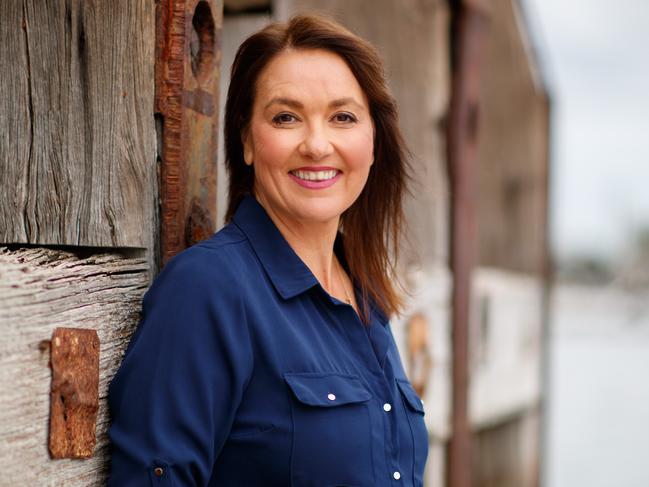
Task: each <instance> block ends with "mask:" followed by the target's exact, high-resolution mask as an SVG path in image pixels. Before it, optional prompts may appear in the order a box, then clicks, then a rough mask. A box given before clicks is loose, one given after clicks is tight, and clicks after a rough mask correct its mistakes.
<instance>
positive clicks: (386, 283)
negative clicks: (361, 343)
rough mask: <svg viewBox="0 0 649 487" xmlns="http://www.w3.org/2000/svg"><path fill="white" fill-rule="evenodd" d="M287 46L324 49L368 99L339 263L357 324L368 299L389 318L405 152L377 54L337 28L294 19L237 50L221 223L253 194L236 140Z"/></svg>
mask: <svg viewBox="0 0 649 487" xmlns="http://www.w3.org/2000/svg"><path fill="white" fill-rule="evenodd" d="M289 48H293V49H324V50H327V51H330V52H332V53H334V54H337V55H339V56H340V57H341V58H342V59H343V60H344V61H345V62H346V63H347V65H348V66H349V68H350V69H351V71H352V73H353V74H354V76H355V77H356V80H357V81H358V83H359V85H360V86H361V88H362V89H363V91H364V93H365V96H366V97H367V99H368V102H369V108H370V114H371V116H372V120H373V122H374V127H375V137H374V164H373V165H372V168H371V170H370V174H369V177H368V180H367V183H366V185H365V187H364V188H363V191H362V192H361V194H360V196H359V197H358V199H357V200H356V201H355V202H354V203H353V205H352V206H351V207H350V208H348V209H347V211H345V213H343V215H342V216H341V230H342V232H343V234H344V239H343V243H344V252H345V260H346V261H347V266H348V268H349V272H350V275H351V278H352V279H353V281H354V283H355V284H356V285H357V286H358V287H359V288H360V290H361V294H362V298H363V299H362V305H361V316H362V318H363V320H364V321H366V322H367V320H368V318H369V308H368V305H369V300H368V297H371V298H372V300H373V301H374V302H375V303H376V304H377V306H378V307H379V308H380V309H381V311H383V312H384V313H385V314H386V315H387V316H390V315H391V314H392V313H394V312H398V311H399V310H400V308H401V305H402V303H401V298H400V296H399V294H398V293H397V291H396V289H395V285H394V282H396V281H395V279H396V273H395V265H396V258H397V255H398V247H399V245H398V244H399V237H400V232H401V226H402V222H403V209H402V206H401V200H402V195H403V193H404V191H405V188H406V179H407V177H408V176H407V174H408V163H407V160H406V149H405V145H404V141H403V137H402V135H401V131H400V130H399V125H398V116H397V108H396V103H395V100H394V98H393V97H392V95H391V94H390V91H389V89H388V87H387V83H386V79H385V73H384V70H383V65H382V63H381V59H380V57H379V55H378V53H377V52H376V50H375V49H374V47H372V45H371V44H370V43H369V42H367V41H365V40H364V39H361V38H360V37H358V36H356V35H354V34H352V33H351V32H349V31H348V30H347V29H345V28H344V27H342V26H341V25H339V24H338V23H336V22H334V21H332V20H330V19H327V18H324V17H320V16H315V15H300V16H296V17H293V18H292V19H291V20H289V21H288V22H287V23H273V24H270V25H268V26H267V27H265V28H264V29H262V30H261V31H259V32H257V33H255V34H253V35H252V36H250V37H248V39H246V40H245V41H244V42H243V44H241V46H240V47H239V50H238V51H237V55H236V57H235V59H234V63H233V64H232V74H231V80H230V88H229V90H228V98H227V102H226V107H225V164H226V168H227V170H228V174H229V176H230V183H229V184H230V186H229V193H228V209H227V212H226V217H225V219H226V221H230V219H231V218H232V215H233V214H234V212H235V211H236V208H237V206H238V205H239V203H240V202H241V200H242V199H243V197H244V196H245V195H247V194H252V191H253V184H254V169H253V168H252V167H251V166H247V165H246V164H245V163H244V160H243V143H242V134H243V133H245V131H246V130H247V128H248V125H249V123H250V118H251V116H252V108H253V103H254V95H255V84H256V82H257V79H258V78H259V75H260V73H261V71H262V70H263V69H264V67H265V66H266V65H268V63H269V62H270V60H271V59H273V57H274V56H276V55H277V54H279V53H280V52H281V51H283V50H285V49H289ZM390 252H392V254H393V256H394V259H391V258H390Z"/></svg>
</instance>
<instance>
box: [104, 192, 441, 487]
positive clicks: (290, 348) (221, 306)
mask: <svg viewBox="0 0 649 487" xmlns="http://www.w3.org/2000/svg"><path fill="white" fill-rule="evenodd" d="M339 251H340V240H338V241H337V254H338V255H340V252H339ZM341 261H342V262H343V263H344V261H343V259H342V256H341ZM109 405H110V410H111V414H112V425H111V427H110V430H109V436H110V440H111V442H112V467H111V475H110V479H109V482H108V485H109V486H114V487H118V486H119V487H128V486H146V485H152V486H153V485H167V486H170V485H175V486H189V485H209V486H236V487H255V486H264V487H271V486H282V487H283V486H368V487H369V486H392V487H397V486H421V485H423V471H424V464H425V462H426V456H427V452H428V436H427V432H426V427H425V425H424V417H423V416H424V410H423V407H422V402H421V400H420V399H419V397H417V395H416V393H415V391H414V390H413V388H412V386H411V385H410V383H409V382H408V380H407V378H406V375H405V373H404V370H403V367H402V365H401V361H400V359H399V354H398V351H397V348H396V346H395V342H394V339H393V337H392V334H391V331H390V326H389V323H388V320H387V319H386V317H385V315H383V314H382V313H381V312H380V311H379V310H378V309H377V308H376V307H373V308H372V312H371V320H370V323H369V326H368V325H364V324H363V323H362V322H361V321H360V319H359V317H358V315H357V314H356V312H355V311H354V309H353V308H352V307H351V306H350V305H348V304H346V303H343V302H342V301H339V300H337V299H336V298H334V297H332V296H330V295H329V294H328V293H327V292H326V291H325V290H324V289H323V288H322V287H321V286H320V284H319V283H318V281H317V280H316V278H315V277H314V275H313V274H312V273H311V271H310V270H309V269H308V268H307V266H306V265H305V264H304V263H303V262H302V261H301V260H300V258H299V257H298V256H297V254H295V253H294V252H293V250H292V249H291V247H290V246H289V245H288V243H287V242H286V240H285V239H284V238H283V236H282V235H281V233H280V232H279V231H278V230H277V228H276V227H275V225H274V224H273V222H272V220H271V219H270V218H269V217H268V215H267V214H266V212H265V210H264V209H263V207H262V206H261V205H260V204H259V203H257V201H256V200H255V199H254V198H252V197H247V198H246V199H245V200H244V201H243V202H242V203H241V204H240V206H239V208H238V209H237V212H236V214H235V216H234V218H233V222H232V223H231V224H229V225H227V226H226V227H224V228H223V229H222V230H221V231H219V232H218V233H216V234H215V235H214V236H212V237H211V238H210V239H208V240H206V241H203V242H200V243H199V244H197V245H194V246H193V247H191V248H189V249H187V250H185V251H184V252H182V253H180V254H179V255H177V256H176V257H175V258H173V259H172V260H171V261H170V262H169V263H168V264H167V265H166V267H165V268H164V270H163V271H162V273H161V274H160V275H159V276H158V278H157V279H156V280H155V282H154V283H153V285H152V286H151V288H150V289H149V291H148V292H147V293H146V295H145V297H144V302H143V318H142V321H141V322H140V325H139V327H138V328H137V330H136V332H135V333H134V335H133V337H132V339H131V342H130V344H129V346H128V348H127V351H126V355H125V357H124V361H123V362H122V365H121V366H120V368H119V370H118V371H117V373H116V375H115V377H114V378H113V381H112V382H111V384H110V389H109Z"/></svg>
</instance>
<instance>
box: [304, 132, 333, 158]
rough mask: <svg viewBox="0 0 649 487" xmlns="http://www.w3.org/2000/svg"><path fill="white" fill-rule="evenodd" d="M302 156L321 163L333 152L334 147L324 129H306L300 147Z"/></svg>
mask: <svg viewBox="0 0 649 487" xmlns="http://www.w3.org/2000/svg"><path fill="white" fill-rule="evenodd" d="M299 151H300V154H301V155H302V156H304V157H307V158H309V159H313V160H314V161H320V160H322V159H324V158H326V157H327V156H329V155H330V154H331V153H332V152H333V146H332V145H331V141H330V140H329V137H328V136H327V131H326V130H325V128H324V127H318V126H311V127H308V128H307V129H306V133H305V134H304V139H303V140H302V142H301V143H300V146H299Z"/></svg>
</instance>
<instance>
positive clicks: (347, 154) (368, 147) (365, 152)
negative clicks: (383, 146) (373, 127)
mask: <svg viewBox="0 0 649 487" xmlns="http://www.w3.org/2000/svg"><path fill="white" fill-rule="evenodd" d="M339 147H341V148H342V149H341V151H342V152H343V154H344V158H345V159H346V162H347V164H348V165H349V166H350V168H352V169H354V170H358V171H363V170H366V171H369V168H370V165H371V164H372V161H373V159H374V154H373V152H374V137H373V134H372V132H371V131H368V132H367V133H364V134H354V135H353V136H350V137H347V138H346V140H345V141H343V143H341V144H340V146H339Z"/></svg>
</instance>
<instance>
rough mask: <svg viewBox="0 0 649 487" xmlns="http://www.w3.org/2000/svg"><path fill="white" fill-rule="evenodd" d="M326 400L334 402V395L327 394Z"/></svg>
mask: <svg viewBox="0 0 649 487" xmlns="http://www.w3.org/2000/svg"><path fill="white" fill-rule="evenodd" d="M327 399H329V400H330V401H335V400H336V395H335V394H331V393H329V394H327Z"/></svg>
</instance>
